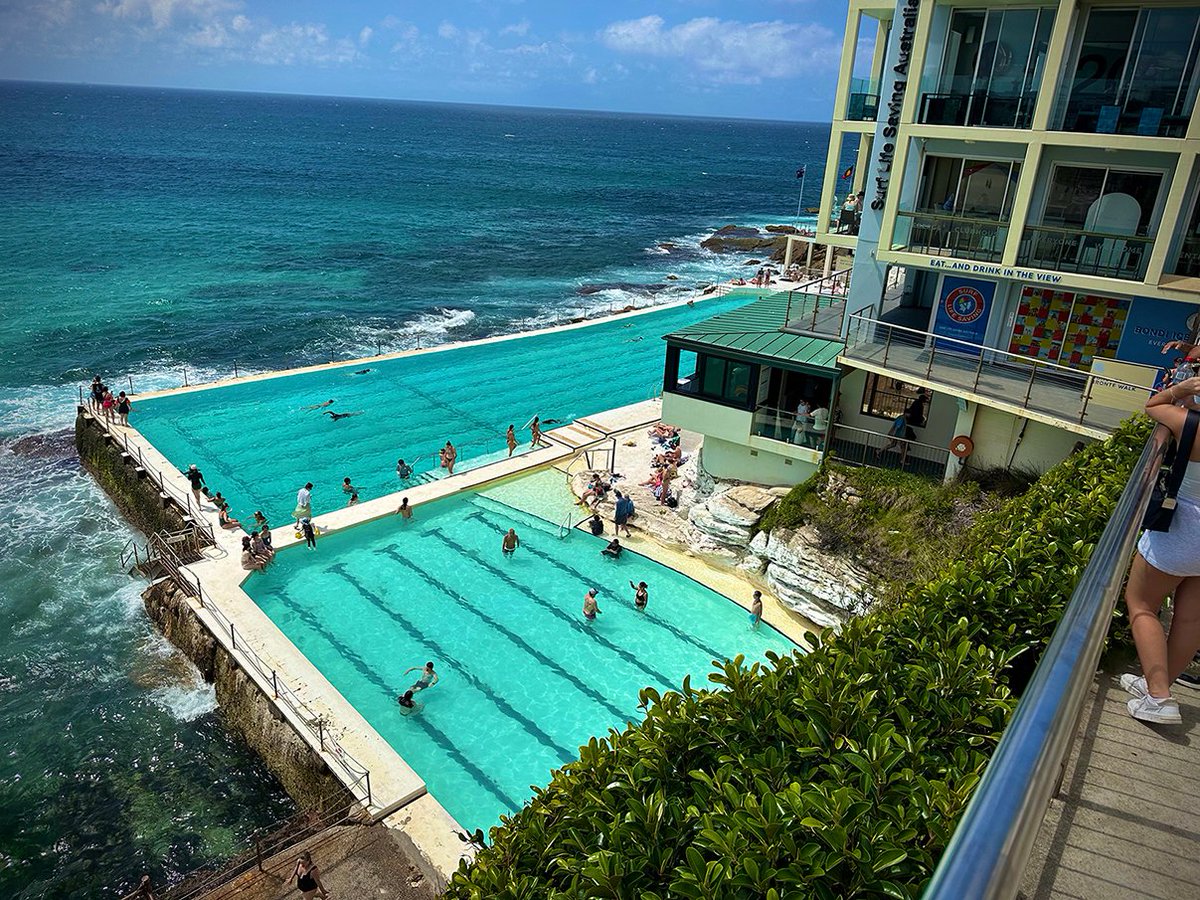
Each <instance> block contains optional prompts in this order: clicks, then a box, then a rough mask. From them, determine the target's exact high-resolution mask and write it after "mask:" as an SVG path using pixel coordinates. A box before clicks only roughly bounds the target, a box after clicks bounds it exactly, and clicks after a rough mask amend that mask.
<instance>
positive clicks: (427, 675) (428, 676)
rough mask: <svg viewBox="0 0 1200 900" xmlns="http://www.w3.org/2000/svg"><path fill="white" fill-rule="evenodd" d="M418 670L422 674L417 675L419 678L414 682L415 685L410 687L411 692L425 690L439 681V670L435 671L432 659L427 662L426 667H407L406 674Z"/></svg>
mask: <svg viewBox="0 0 1200 900" xmlns="http://www.w3.org/2000/svg"><path fill="white" fill-rule="evenodd" d="M417 671H419V672H420V673H421V674H420V675H419V676H418V677H417V680H416V681H414V682H413V686H412V687H411V688H410V689H409V693H412V694H415V693H416V692H417V691H423V690H425V689H426V688H431V687H433V686H434V685H435V684H437V683H438V675H437V672H435V671H433V661H432V660H430V661H429V662H427V663H425V666H424V668H422V667H421V666H412V667H411V668H408V669H405V670H404V674H405V675H407V674H408V673H409V672H417Z"/></svg>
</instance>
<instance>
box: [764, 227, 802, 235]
mask: <svg viewBox="0 0 1200 900" xmlns="http://www.w3.org/2000/svg"><path fill="white" fill-rule="evenodd" d="M767 231H769V232H771V234H800V229H799V228H797V227H796V226H795V225H768V226H767Z"/></svg>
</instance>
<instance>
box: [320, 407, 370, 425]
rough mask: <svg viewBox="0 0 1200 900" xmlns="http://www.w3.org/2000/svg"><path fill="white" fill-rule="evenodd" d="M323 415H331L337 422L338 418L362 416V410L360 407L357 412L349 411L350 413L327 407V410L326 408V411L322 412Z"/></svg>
mask: <svg viewBox="0 0 1200 900" xmlns="http://www.w3.org/2000/svg"><path fill="white" fill-rule="evenodd" d="M322 415H326V416H329V418H331V419H333V421H335V422H336V421H337V420H338V419H348V418H350V417H351V416H361V415H362V410H361V409H360V410H358V411H356V412H348V413H335V412H334V411H333V410H331V409H327V410H325V412H324V413H322Z"/></svg>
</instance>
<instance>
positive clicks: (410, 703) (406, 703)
mask: <svg viewBox="0 0 1200 900" xmlns="http://www.w3.org/2000/svg"><path fill="white" fill-rule="evenodd" d="M396 702H397V703H399V704H400V715H402V716H411V715H412V714H413V713H415V712H417V711H418V710H419V709H420V708H421V704H419V703H417V702H416V701H415V700H413V692H412V691H405V692H404V693H403V694H401V695H400V696H399V697H397V698H396Z"/></svg>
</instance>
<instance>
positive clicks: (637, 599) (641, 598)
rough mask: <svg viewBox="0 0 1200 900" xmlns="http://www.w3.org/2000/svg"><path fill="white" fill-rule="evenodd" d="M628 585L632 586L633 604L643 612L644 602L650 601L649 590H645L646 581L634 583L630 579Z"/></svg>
mask: <svg viewBox="0 0 1200 900" xmlns="http://www.w3.org/2000/svg"><path fill="white" fill-rule="evenodd" d="M629 586H630V587H631V588H633V605H634V606H636V607H637V608H638V611H639V612H645V611H646V604H647V603H648V602H649V601H650V592H649V591H647V590H646V582H644V581H639V582H638V583H637V584H634V583H633V582H632V581H631V582H629Z"/></svg>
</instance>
